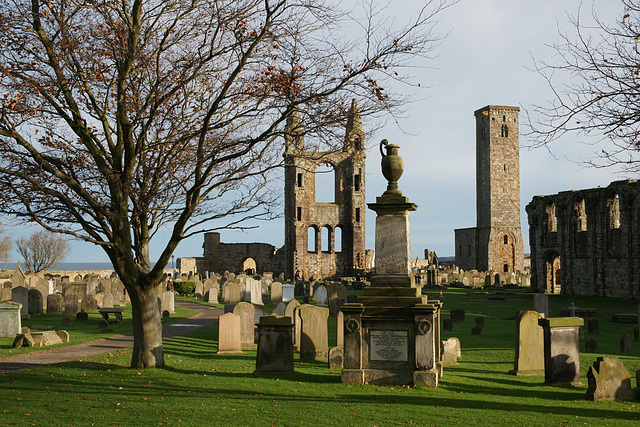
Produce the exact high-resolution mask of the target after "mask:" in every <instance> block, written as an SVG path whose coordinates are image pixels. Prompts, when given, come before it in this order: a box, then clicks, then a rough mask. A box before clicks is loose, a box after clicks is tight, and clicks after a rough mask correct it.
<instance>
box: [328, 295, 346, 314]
mask: <svg viewBox="0 0 640 427" xmlns="http://www.w3.org/2000/svg"><path fill="white" fill-rule="evenodd" d="M343 305H344V300H343V299H341V298H334V299H332V300H329V316H331V317H336V316H337V315H338V313H339V312H340V307H342V306H343Z"/></svg>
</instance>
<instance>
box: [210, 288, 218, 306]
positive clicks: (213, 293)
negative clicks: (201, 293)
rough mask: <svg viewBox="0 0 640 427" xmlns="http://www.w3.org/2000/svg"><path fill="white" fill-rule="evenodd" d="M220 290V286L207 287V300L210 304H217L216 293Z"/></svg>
mask: <svg viewBox="0 0 640 427" xmlns="http://www.w3.org/2000/svg"><path fill="white" fill-rule="evenodd" d="M219 292H220V288H218V287H217V286H212V287H211V288H210V289H209V302H210V303H212V304H218V293H219Z"/></svg>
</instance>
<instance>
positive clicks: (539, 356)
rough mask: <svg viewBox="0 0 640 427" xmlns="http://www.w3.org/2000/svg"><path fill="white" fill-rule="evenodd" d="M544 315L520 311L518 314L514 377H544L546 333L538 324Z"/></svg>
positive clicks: (511, 372) (512, 372) (531, 311)
mask: <svg viewBox="0 0 640 427" xmlns="http://www.w3.org/2000/svg"><path fill="white" fill-rule="evenodd" d="M542 318H543V317H542V314H541V313H538V312H537V311H533V310H520V311H518V314H516V354H515V359H514V362H513V370H512V371H509V373H510V374H513V375H523V376H533V375H544V331H543V329H542V326H540V325H539V324H538V320H540V319H542Z"/></svg>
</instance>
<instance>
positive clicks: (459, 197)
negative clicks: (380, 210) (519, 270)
mask: <svg viewBox="0 0 640 427" xmlns="http://www.w3.org/2000/svg"><path fill="white" fill-rule="evenodd" d="M418 3H420V2H419V1H417V0H394V1H393V2H392V6H393V7H392V9H391V10H392V11H402V12H403V13H410V11H411V10H412V9H415V8H416V7H417V6H416V5H417V4H418ZM580 3H581V2H580V1H579V0H563V1H561V2H560V1H557V0H537V1H535V2H533V1H528V0H482V1H478V0H461V1H460V2H459V3H458V4H457V5H455V6H454V7H452V8H450V9H449V10H447V11H445V12H444V13H443V14H442V16H441V19H440V23H439V24H438V27H437V28H438V31H439V32H440V33H441V34H444V33H446V32H447V31H449V35H448V37H447V39H446V41H445V42H444V43H443V44H442V45H441V46H440V48H439V49H438V54H439V56H438V58H436V59H435V60H433V61H429V62H425V63H423V65H426V66H429V67H432V68H430V69H421V70H416V72H415V73H416V74H417V75H418V76H419V79H418V80H419V82H420V83H421V86H422V89H421V90H419V91H418V92H417V96H418V97H419V98H421V99H422V100H420V101H417V102H416V103H414V104H412V105H411V106H410V107H409V108H408V111H407V113H406V116H407V118H406V119H403V120H402V121H401V122H400V126H401V129H400V128H399V127H398V125H396V124H395V123H393V122H392V121H390V122H389V123H388V124H387V125H386V126H384V127H383V128H382V129H381V130H379V131H378V132H377V133H376V134H375V135H368V136H367V137H368V143H369V145H370V146H371V147H372V148H371V149H370V150H369V152H368V158H367V175H366V179H367V181H366V186H367V201H368V202H373V201H375V197H376V196H378V195H380V194H381V193H382V192H383V191H384V189H385V186H386V182H385V181H384V178H383V177H382V175H381V173H380V154H379V153H378V150H377V143H378V142H379V141H380V139H382V138H386V139H388V140H389V141H390V142H392V143H394V144H399V145H400V146H401V148H400V154H401V156H402V157H403V158H404V162H405V173H404V175H403V177H402V178H401V180H400V182H399V185H400V189H401V190H402V191H403V192H404V194H405V195H406V196H407V197H409V198H410V200H411V201H412V202H414V203H416V204H418V206H419V208H418V210H417V211H416V212H413V213H412V214H411V243H412V245H411V246H412V248H411V249H412V256H413V257H414V258H415V257H420V258H423V255H424V249H425V248H429V249H431V250H435V251H436V252H437V253H438V255H440V256H452V255H453V254H454V232H453V230H454V229H455V228H465V227H473V226H475V215H476V213H475V211H476V207H475V121H474V120H475V119H474V116H473V112H474V111H475V110H476V109H478V108H481V107H484V106H485V105H489V104H494V105H513V106H520V107H521V108H523V109H526V108H530V106H531V105H533V104H541V103H544V102H545V100H549V99H550V98H551V97H552V93H551V91H550V90H549V88H548V87H547V86H546V82H545V81H544V79H543V78H542V77H540V76H539V75H537V74H536V73H534V72H532V71H529V70H528V69H527V67H529V68H530V67H531V65H532V55H533V57H535V58H539V59H550V58H551V57H552V55H553V51H552V50H551V49H550V48H548V47H547V46H546V45H547V44H550V43H554V42H559V36H558V30H557V28H558V27H559V28H560V29H561V30H562V31H567V32H571V26H570V25H569V23H568V20H567V16H566V14H567V13H571V14H575V13H576V11H577V10H578V7H579V5H580ZM584 3H585V4H584V5H583V9H586V10H584V12H586V15H587V17H588V15H589V13H590V7H591V2H590V1H588V0H585V1H584ZM398 5H400V6H401V7H397V6H398ZM595 7H596V9H597V10H598V11H599V12H601V16H602V17H605V18H607V17H608V18H611V17H613V16H615V14H617V13H618V12H619V11H618V10H616V8H619V1H617V0H606V1H604V0H596V1H595ZM401 18H402V17H400V18H399V19H401ZM427 86H430V87H429V88H426V87H427ZM521 118H522V112H521ZM521 123H524V120H521ZM520 131H521V132H522V131H524V129H522V126H521V129H520ZM365 132H366V129H365ZM520 143H521V146H524V145H526V144H527V141H526V139H525V138H523V137H521V138H520ZM595 150H596V149H595V148H594V147H592V146H588V145H584V144H580V143H579V140H578V139H577V137H576V136H571V137H568V138H565V139H564V140H563V141H559V142H558V143H557V144H555V145H554V146H553V147H552V153H553V155H552V154H550V153H549V152H548V151H547V150H544V149H537V150H533V151H531V150H528V149H527V148H524V147H523V148H521V151H520V181H521V195H520V197H521V210H522V227H523V228H522V232H523V237H524V240H525V242H524V243H525V252H528V251H529V244H528V243H529V238H528V227H527V221H526V213H525V211H524V206H526V204H527V203H528V202H529V201H531V199H532V197H533V196H534V195H539V194H552V193H557V192H558V191H563V190H570V189H583V188H591V187H596V186H598V185H601V186H605V185H607V184H609V183H610V182H611V181H614V180H617V179H623V178H627V177H625V176H621V175H616V174H615V171H613V170H608V169H605V170H603V169H589V168H584V167H583V166H581V165H580V164H578V163H576V162H578V161H579V159H580V158H585V157H589V156H590V155H591V153H592V152H593V151H595ZM629 178H635V177H629ZM374 221H375V214H374V213H373V212H371V211H369V212H367V243H366V246H367V248H373V247H374V246H375V240H374V239H375V236H374V224H375V222H374ZM8 232H9V233H10V234H11V235H14V236H16V235H19V234H20V233H21V232H22V229H12V228H10V229H9V230H8ZM160 237H162V236H160ZM222 241H223V242H228V243H230V242H265V243H271V244H273V245H275V246H278V247H279V246H281V245H282V244H283V243H284V231H283V221H282V220H276V221H272V222H270V223H263V224H261V225H260V227H259V228H258V229H257V230H253V231H251V232H247V233H239V232H231V231H229V232H222ZM154 253H155V251H154V248H152V259H153V258H155V256H154ZM175 255H176V257H180V256H201V255H202V237H201V236H196V237H193V238H190V239H188V240H186V241H184V242H183V243H182V244H181V245H180V246H179V247H178V249H177V250H176V252H175ZM16 260H17V257H16ZM67 261H72V262H82V261H106V256H105V255H104V254H103V253H102V251H101V249H99V248H97V247H93V246H92V245H90V244H87V243H81V242H73V251H72V253H71V256H70V257H69V258H68V259H67Z"/></svg>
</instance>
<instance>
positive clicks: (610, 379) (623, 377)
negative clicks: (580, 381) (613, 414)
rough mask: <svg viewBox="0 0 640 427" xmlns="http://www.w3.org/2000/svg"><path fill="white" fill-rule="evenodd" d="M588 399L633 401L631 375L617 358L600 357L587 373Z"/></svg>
mask: <svg viewBox="0 0 640 427" xmlns="http://www.w3.org/2000/svg"><path fill="white" fill-rule="evenodd" d="M587 382H588V385H589V388H588V389H587V399H588V400H594V401H600V400H633V399H634V398H635V394H634V392H633V390H632V389H631V375H630V374H629V371H628V370H627V368H625V367H624V365H623V364H622V362H620V360H619V359H618V358H617V357H598V359H596V361H595V362H593V366H591V367H590V368H589V371H588V372H587Z"/></svg>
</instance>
